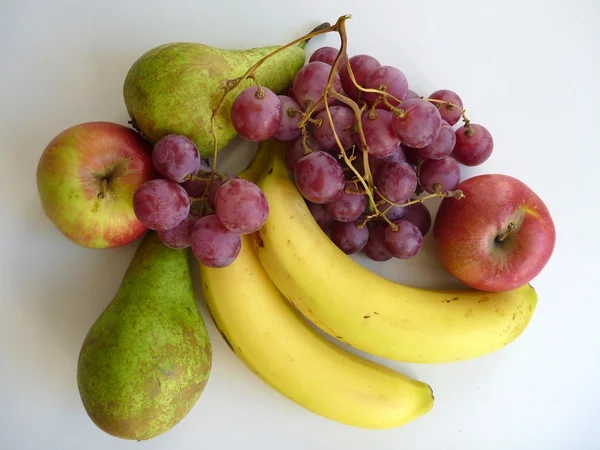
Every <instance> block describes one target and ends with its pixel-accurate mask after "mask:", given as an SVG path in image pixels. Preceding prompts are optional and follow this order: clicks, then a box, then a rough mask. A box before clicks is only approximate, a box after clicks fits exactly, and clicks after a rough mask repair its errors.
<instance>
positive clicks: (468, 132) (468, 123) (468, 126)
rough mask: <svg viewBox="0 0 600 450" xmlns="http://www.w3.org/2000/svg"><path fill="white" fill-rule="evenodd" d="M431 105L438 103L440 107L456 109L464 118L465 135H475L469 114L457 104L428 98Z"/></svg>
mask: <svg viewBox="0 0 600 450" xmlns="http://www.w3.org/2000/svg"><path fill="white" fill-rule="evenodd" d="M425 100H427V101H428V102H430V103H437V104H439V105H446V106H447V107H450V109H452V108H456V109H458V110H459V111H460V115H461V116H462V119H463V122H464V123H465V133H466V135H467V136H473V135H474V134H475V130H474V129H473V127H471V121H470V120H469V118H468V117H467V113H466V111H465V110H464V109H462V108H461V107H460V106H458V105H457V104H456V103H452V102H449V101H446V100H438V99H437V98H426V99H425Z"/></svg>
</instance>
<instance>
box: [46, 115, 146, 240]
mask: <svg viewBox="0 0 600 450" xmlns="http://www.w3.org/2000/svg"><path fill="white" fill-rule="evenodd" d="M151 155H152V146H151V145H150V143H148V142H147V141H146V140H145V139H144V138H143V137H142V136H141V135H140V134H139V133H137V132H136V131H134V130H132V129H130V128H127V127H125V126H123V125H119V124H116V123H112V122H86V123H81V124H78V125H74V126H72V127H70V128H68V129H66V130H64V131H62V132H61V133H60V134H58V135H57V136H56V137H55V138H54V139H52V140H51V141H50V143H49V144H48V145H47V146H46V148H45V149H44V151H43V153H42V155H41V157H40V160H39V163H38V167H37V188H38V193H39V196H40V200H41V204H42V208H43V209H44V212H45V213H46V215H47V216H48V217H49V219H50V220H51V221H52V223H53V224H54V225H55V226H56V227H57V228H58V229H59V230H60V232H61V233H63V234H64V235H65V236H66V237H67V238H68V239H70V240H71V241H73V242H74V243H76V244H78V245H80V246H82V247H88V248H111V247H119V246H121V245H125V244H127V243H129V242H131V241H133V240H135V239H137V238H138V237H140V236H141V235H142V234H143V233H144V232H145V231H146V230H147V228H146V227H144V226H143V225H142V224H141V223H140V221H139V220H138V219H137V217H136V216H135V213H134V212H133V194H134V193H135V191H136V189H137V188H138V187H140V186H141V185H142V184H144V183H145V182H146V181H148V180H150V179H152V178H156V172H155V170H154V167H153V165H152V156H151Z"/></svg>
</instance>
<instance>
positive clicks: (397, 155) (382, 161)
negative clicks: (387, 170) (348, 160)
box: [369, 146, 406, 174]
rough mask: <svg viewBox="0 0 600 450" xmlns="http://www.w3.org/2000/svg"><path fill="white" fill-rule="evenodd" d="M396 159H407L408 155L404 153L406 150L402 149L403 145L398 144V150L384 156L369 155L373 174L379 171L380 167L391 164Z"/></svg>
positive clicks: (403, 160)
mask: <svg viewBox="0 0 600 450" xmlns="http://www.w3.org/2000/svg"><path fill="white" fill-rule="evenodd" d="M396 161H401V162H405V161H406V156H405V155H404V151H403V150H402V147H401V146H398V147H397V148H396V150H394V151H393V152H392V153H390V154H389V155H387V156H384V157H383V158H374V157H372V156H369V164H370V165H371V171H372V172H373V174H374V173H375V172H377V171H378V170H379V169H380V168H382V167H384V166H386V165H387V164H391V163H393V162H396Z"/></svg>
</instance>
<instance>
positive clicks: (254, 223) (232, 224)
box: [215, 179, 269, 234]
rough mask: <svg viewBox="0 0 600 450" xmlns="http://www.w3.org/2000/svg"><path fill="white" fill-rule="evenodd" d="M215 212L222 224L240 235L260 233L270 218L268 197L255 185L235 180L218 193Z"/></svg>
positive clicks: (221, 188)
mask: <svg viewBox="0 0 600 450" xmlns="http://www.w3.org/2000/svg"><path fill="white" fill-rule="evenodd" d="M215 210H216V213H217V217H218V218H219V220H220V221H221V223H222V224H223V225H224V226H225V227H226V228H227V229H229V230H231V231H233V232H234V233H238V234H250V233H254V232H255V231H258V230H259V229H260V227H262V226H263V225H264V224H265V222H266V221H267V217H268V216H269V202H267V197H266V196H265V194H264V193H263V191H261V190H260V188H259V187H258V186H257V185H255V184H254V183H252V182H250V181H248V180H243V179H235V180H229V181H227V182H225V183H224V184H223V185H221V187H220V188H219V190H218V191H217V196H216V198H215Z"/></svg>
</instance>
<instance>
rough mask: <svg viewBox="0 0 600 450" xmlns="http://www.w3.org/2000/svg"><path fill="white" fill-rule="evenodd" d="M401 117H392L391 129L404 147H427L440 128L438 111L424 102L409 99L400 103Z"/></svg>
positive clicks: (440, 119) (440, 121) (440, 120)
mask: <svg viewBox="0 0 600 450" xmlns="http://www.w3.org/2000/svg"><path fill="white" fill-rule="evenodd" d="M402 110H403V111H404V116H403V117H398V115H397V114H394V115H393V116H392V129H393V130H394V132H395V133H396V134H397V135H398V137H399V138H400V140H401V141H402V143H403V144H404V145H408V146H409V147H414V148H421V147H425V146H426V145H429V144H431V143H432V142H433V140H434V139H435V138H436V137H437V135H438V133H439V132H440V129H441V128H442V117H441V116H440V112H439V111H438V109H437V108H436V107H435V106H433V105H432V104H431V103H429V102H428V101H426V100H421V99H411V100H406V101H405V102H403V103H402Z"/></svg>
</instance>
